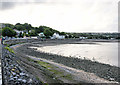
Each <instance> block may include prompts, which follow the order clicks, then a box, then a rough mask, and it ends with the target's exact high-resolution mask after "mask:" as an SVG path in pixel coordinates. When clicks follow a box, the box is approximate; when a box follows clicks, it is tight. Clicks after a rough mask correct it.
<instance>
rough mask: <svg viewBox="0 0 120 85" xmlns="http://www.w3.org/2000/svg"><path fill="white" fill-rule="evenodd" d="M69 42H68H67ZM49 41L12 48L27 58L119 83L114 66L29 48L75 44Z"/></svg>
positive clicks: (117, 69)
mask: <svg viewBox="0 0 120 85" xmlns="http://www.w3.org/2000/svg"><path fill="white" fill-rule="evenodd" d="M68 41H69V42H68ZM68 41H65V40H50V41H37V42H32V43H27V44H24V45H20V46H19V47H18V48H14V49H15V50H16V52H17V53H19V55H22V54H25V55H29V56H34V57H36V58H43V59H47V60H50V61H53V62H56V63H60V64H63V65H65V66H68V67H72V68H75V69H78V70H83V71H85V72H89V73H94V74H95V75H97V76H99V77H101V78H104V79H106V80H109V81H117V82H120V81H119V77H120V76H119V73H118V72H119V71H120V68H118V67H116V66H111V65H109V64H103V63H99V62H96V61H95V62H93V61H91V60H86V59H78V58H73V57H64V56H60V55H56V54H51V53H45V52H40V51H39V52H38V51H36V50H37V49H36V48H29V47H32V46H33V47H41V46H42V47H43V46H54V45H59V44H68V43H77V42H76V41H72V40H68ZM79 43H90V44H94V43H95V42H79Z"/></svg>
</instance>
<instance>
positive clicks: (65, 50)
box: [37, 42, 118, 66]
mask: <svg viewBox="0 0 120 85" xmlns="http://www.w3.org/2000/svg"><path fill="white" fill-rule="evenodd" d="M37 50H39V51H43V52H48V53H53V54H59V55H64V56H68V57H69V56H71V57H77V58H82V59H90V60H92V61H98V62H101V63H105V64H111V65H115V66H118V43H117V42H116V43H103V42H99V43H97V44H61V45H56V46H45V47H39V48H37Z"/></svg>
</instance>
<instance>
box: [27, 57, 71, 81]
mask: <svg viewBox="0 0 120 85" xmlns="http://www.w3.org/2000/svg"><path fill="white" fill-rule="evenodd" d="M27 59H28V60H29V61H31V62H34V63H37V64H39V65H41V66H42V67H44V68H45V69H47V70H48V71H49V72H52V76H58V77H59V78H65V79H68V80H72V75H71V74H66V75H64V73H63V72H61V71H59V70H56V69H55V68H58V67H55V66H53V65H51V64H49V63H47V62H43V61H38V60H37V61H36V60H33V59H31V58H27ZM56 78H57V77H56Z"/></svg>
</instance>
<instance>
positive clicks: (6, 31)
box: [2, 27, 17, 37]
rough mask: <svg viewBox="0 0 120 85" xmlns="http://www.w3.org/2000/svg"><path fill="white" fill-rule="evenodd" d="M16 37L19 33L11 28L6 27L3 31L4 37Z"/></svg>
mask: <svg viewBox="0 0 120 85" xmlns="http://www.w3.org/2000/svg"><path fill="white" fill-rule="evenodd" d="M16 35H17V33H16V32H15V31H14V30H13V29H11V28H9V27H5V28H3V29H2V36H8V37H15V36H16Z"/></svg>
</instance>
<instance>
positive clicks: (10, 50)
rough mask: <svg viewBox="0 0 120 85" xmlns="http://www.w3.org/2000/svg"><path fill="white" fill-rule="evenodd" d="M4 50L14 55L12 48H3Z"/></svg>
mask: <svg viewBox="0 0 120 85" xmlns="http://www.w3.org/2000/svg"><path fill="white" fill-rule="evenodd" d="M5 49H6V50H8V51H9V52H11V53H15V52H14V51H13V49H12V48H9V47H5Z"/></svg>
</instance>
